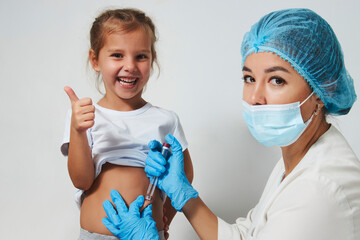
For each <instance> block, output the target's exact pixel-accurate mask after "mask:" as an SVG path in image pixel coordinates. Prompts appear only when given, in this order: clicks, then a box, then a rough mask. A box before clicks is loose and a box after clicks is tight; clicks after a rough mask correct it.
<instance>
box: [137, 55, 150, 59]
mask: <svg viewBox="0 0 360 240" xmlns="http://www.w3.org/2000/svg"><path fill="white" fill-rule="evenodd" d="M147 58H148V56H147V55H145V54H140V55H138V56H136V59H139V60H141V59H147Z"/></svg>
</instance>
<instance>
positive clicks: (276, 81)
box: [270, 77, 286, 86]
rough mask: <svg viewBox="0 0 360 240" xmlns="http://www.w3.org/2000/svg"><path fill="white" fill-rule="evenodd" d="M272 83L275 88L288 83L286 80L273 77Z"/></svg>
mask: <svg viewBox="0 0 360 240" xmlns="http://www.w3.org/2000/svg"><path fill="white" fill-rule="evenodd" d="M270 82H271V83H272V84H273V85H275V86H281V85H284V84H285V83H286V82H285V80H284V79H282V78H280V77H273V78H271V79H270Z"/></svg>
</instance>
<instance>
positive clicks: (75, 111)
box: [64, 86, 95, 132]
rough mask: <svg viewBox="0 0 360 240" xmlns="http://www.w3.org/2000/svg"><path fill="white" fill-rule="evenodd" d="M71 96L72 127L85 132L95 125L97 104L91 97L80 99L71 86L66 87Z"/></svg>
mask: <svg viewBox="0 0 360 240" xmlns="http://www.w3.org/2000/svg"><path fill="white" fill-rule="evenodd" d="M64 90H65V92H66V94H67V95H68V96H69V99H70V102H71V108H72V116H71V127H72V128H74V130H76V131H78V132H84V131H86V130H87V129H88V128H91V127H92V126H93V125H94V119H95V106H94V105H93V104H92V100H91V98H82V99H79V98H78V97H77V96H76V94H75V92H74V90H72V88H71V87H67V86H66V87H64Z"/></svg>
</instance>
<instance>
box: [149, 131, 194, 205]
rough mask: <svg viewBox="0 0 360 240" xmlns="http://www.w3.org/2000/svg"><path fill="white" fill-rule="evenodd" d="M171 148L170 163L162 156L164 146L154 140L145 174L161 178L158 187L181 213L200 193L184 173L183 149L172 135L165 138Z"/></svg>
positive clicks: (151, 143) (150, 145)
mask: <svg viewBox="0 0 360 240" xmlns="http://www.w3.org/2000/svg"><path fill="white" fill-rule="evenodd" d="M165 140H166V142H167V143H169V144H170V146H171V151H172V154H171V156H170V158H169V159H168V161H166V160H165V158H164V157H163V156H162V154H161V149H162V145H161V144H160V142H158V141H156V140H153V141H151V142H150V143H149V148H150V151H149V154H148V157H147V158H146V160H145V172H146V173H147V175H148V177H153V176H156V177H159V178H158V183H157V187H158V188H159V189H161V190H162V191H164V192H165V193H166V194H167V195H168V196H169V198H170V199H171V205H172V206H173V207H174V208H175V209H176V210H177V211H181V209H182V208H183V206H184V205H185V203H186V202H187V201H188V200H189V199H190V198H197V197H198V195H199V194H198V192H197V191H196V190H195V189H194V188H193V187H192V186H191V184H190V182H189V181H188V179H187V178H186V175H185V172H184V155H183V152H182V147H181V145H180V143H179V142H178V141H177V139H176V138H175V137H174V136H172V135H167V136H166V137H165Z"/></svg>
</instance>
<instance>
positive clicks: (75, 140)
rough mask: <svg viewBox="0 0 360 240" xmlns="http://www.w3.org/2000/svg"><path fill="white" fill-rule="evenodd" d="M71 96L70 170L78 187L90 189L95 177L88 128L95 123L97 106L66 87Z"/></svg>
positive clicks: (72, 178)
mask: <svg viewBox="0 0 360 240" xmlns="http://www.w3.org/2000/svg"><path fill="white" fill-rule="evenodd" d="M64 90H65V92H66V93H67V95H68V96H69V98H70V101H71V108H72V115H71V126H70V141H69V152H68V170H69V175H70V178H71V181H72V182H73V184H74V186H75V187H76V188H78V189H82V190H88V189H89V188H90V187H91V185H92V183H93V181H94V177H95V167H94V163H93V161H92V156H91V149H90V147H89V144H88V140H87V136H86V130H87V129H89V128H90V127H92V126H93V125H94V118H95V107H94V105H92V101H91V99H90V98H83V99H79V98H78V97H77V96H76V94H75V92H74V91H73V90H72V89H71V88H70V87H65V88H64Z"/></svg>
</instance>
